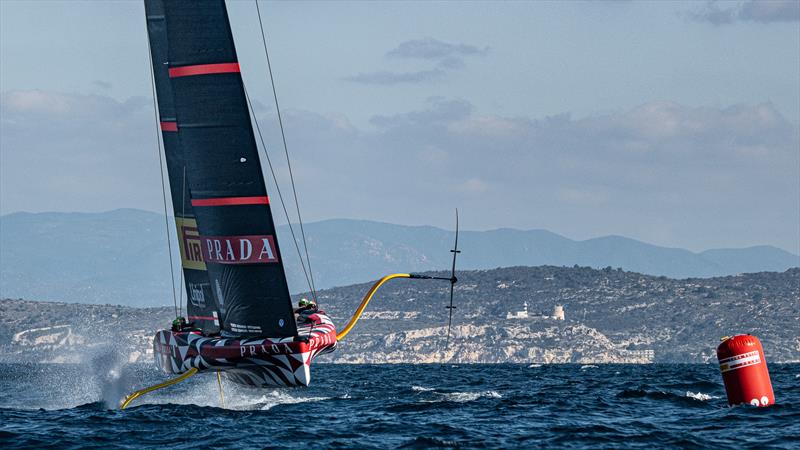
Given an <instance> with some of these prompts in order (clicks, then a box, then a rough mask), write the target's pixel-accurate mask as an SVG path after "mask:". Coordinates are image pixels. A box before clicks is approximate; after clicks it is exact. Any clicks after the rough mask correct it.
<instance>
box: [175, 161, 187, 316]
mask: <svg viewBox="0 0 800 450" xmlns="http://www.w3.org/2000/svg"><path fill="white" fill-rule="evenodd" d="M185 217H186V165H185V164H184V165H183V180H181V227H183V220H184V218H185ZM175 225H176V226H177V225H178V224H177V221H176V223H175ZM180 236H181V233H178V237H180ZM179 245H180V244H179ZM179 250H180V249H179ZM178 289H179V290H178V292H179V293H180V295H179V300H178V311H180V312H181V314H182V313H183V291H184V289H185V288H184V286H183V253H181V282H180V283H178ZM186 301H187V302H188V301H189V293H188V292H187V293H186ZM186 315H187V316H188V315H189V304H188V303H187V304H186Z"/></svg>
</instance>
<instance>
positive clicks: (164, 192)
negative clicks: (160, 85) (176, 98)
mask: <svg viewBox="0 0 800 450" xmlns="http://www.w3.org/2000/svg"><path fill="white" fill-rule="evenodd" d="M145 32H147V23H145ZM152 51H153V50H152V49H151V48H150V39H147V55H148V58H147V60H148V61H150V90H151V91H152V94H153V116H154V117H155V120H156V142H157V143H158V166H159V168H160V169H161V170H159V173H160V174H161V199H162V200H164V231H165V232H166V234H167V251H168V252H169V275H170V277H171V278H172V304H173V306H174V307H175V317H178V315H179V314H178V300H177V297H176V296H175V267H174V264H175V263H174V262H173V261H172V240H171V239H170V237H169V213H168V212H167V189H166V185H165V184H164V162H163V161H162V158H161V155H162V153H163V152H162V147H161V136H159V133H160V131H159V130H160V127H158V124H159V123H160V118H159V116H158V103H156V79H155V75H154V73H155V72H154V71H155V67H153V60H152V58H151V56H150V55H152ZM164 158H166V155H164ZM181 273H183V272H181Z"/></svg>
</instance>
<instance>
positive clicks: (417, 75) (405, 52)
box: [345, 38, 489, 85]
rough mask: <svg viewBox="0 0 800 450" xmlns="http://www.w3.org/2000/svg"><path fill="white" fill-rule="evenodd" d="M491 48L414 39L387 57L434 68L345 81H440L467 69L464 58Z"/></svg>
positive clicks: (371, 75)
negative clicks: (426, 63)
mask: <svg viewBox="0 0 800 450" xmlns="http://www.w3.org/2000/svg"><path fill="white" fill-rule="evenodd" d="M488 51H489V48H488V47H485V48H482V49H481V48H478V47H475V46H474V45H468V44H451V43H447V42H442V41H440V40H437V39H433V38H424V39H415V40H410V41H406V42H403V43H401V44H400V45H398V46H397V47H396V48H394V49H392V50H390V51H388V52H387V53H386V56H387V57H388V58H400V59H416V60H421V61H425V62H431V63H435V67H434V68H432V69H427V70H420V71H415V72H391V71H387V70H381V71H376V72H367V73H360V74H358V75H353V76H350V77H347V78H345V79H346V80H347V81H352V82H356V83H363V84H380V85H390V84H400V83H423V82H429V81H434V80H441V79H443V78H445V77H446V75H447V73H448V71H450V70H455V69H461V68H463V67H464V65H465V63H464V57H469V56H480V55H485V54H486V53H487V52H488Z"/></svg>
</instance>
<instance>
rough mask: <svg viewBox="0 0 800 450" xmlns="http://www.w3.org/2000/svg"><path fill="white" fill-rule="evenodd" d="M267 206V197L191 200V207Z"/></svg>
mask: <svg viewBox="0 0 800 450" xmlns="http://www.w3.org/2000/svg"><path fill="white" fill-rule="evenodd" d="M234 205H269V197H267V196H259V197H219V198H196V199H192V206H234Z"/></svg>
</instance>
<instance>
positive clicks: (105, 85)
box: [92, 80, 113, 90]
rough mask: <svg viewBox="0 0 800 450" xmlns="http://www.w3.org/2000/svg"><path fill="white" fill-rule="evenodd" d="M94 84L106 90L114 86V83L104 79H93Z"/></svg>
mask: <svg viewBox="0 0 800 450" xmlns="http://www.w3.org/2000/svg"><path fill="white" fill-rule="evenodd" d="M92 85H94V86H95V87H98V88H100V89H104V90H108V89H111V88H112V87H113V85H112V84H111V83H109V82H108V81H103V80H94V81H92Z"/></svg>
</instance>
